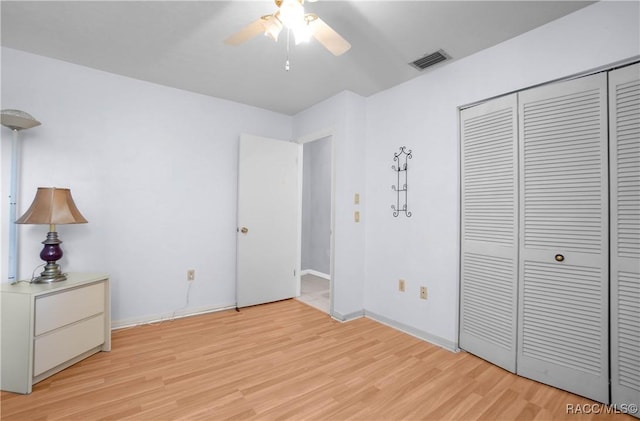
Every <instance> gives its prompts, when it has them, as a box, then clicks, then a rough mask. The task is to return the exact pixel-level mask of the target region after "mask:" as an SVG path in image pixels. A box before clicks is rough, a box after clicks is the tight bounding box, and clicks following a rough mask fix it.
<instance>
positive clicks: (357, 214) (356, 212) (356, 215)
mask: <svg viewBox="0 0 640 421" xmlns="http://www.w3.org/2000/svg"><path fill="white" fill-rule="evenodd" d="M353 219H354V220H355V221H356V222H360V212H358V211H355V212H354V213H353Z"/></svg>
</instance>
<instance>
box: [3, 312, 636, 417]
mask: <svg viewBox="0 0 640 421" xmlns="http://www.w3.org/2000/svg"><path fill="white" fill-rule="evenodd" d="M567 404H572V405H579V404H593V402H592V401H589V400H588V399H585V398H582V397H579V396H576V395H572V394H570V393H567V392H564V391H561V390H558V389H555V388H552V387H549V386H546V385H542V384H540V383H537V382H534V381H531V380H527V379H524V378H521V377H518V376H516V375H514V374H512V373H509V372H507V371H505V370H503V369H501V368H499V367H496V366H494V365H492V364H489V363H487V362H486V361H484V360H481V359H479V358H477V357H475V356H473V355H470V354H467V353H464V352H459V353H452V352H449V351H447V350H444V349H442V348H439V347H437V346H434V345H431V344H429V343H427V342H424V341H421V340H419V339H417V338H415V337H412V336H409V335H406V334H404V333H402V332H399V331H397V330H394V329H392V328H389V327H388V326H384V325H382V324H380V323H377V322H375V321H373V320H369V319H364V318H363V319H358V320H354V321H351V322H348V323H340V322H337V321H335V320H333V319H331V318H329V317H328V316H327V315H326V314H323V313H322V312H319V311H317V310H316V309H313V308H311V307H308V306H307V305H305V304H302V303H300V302H298V301H296V300H287V301H282V302H277V303H272V304H267V305H263V306H255V307H250V308H246V309H242V311H240V312H239V313H238V312H236V311H233V310H230V311H224V312H220V313H213V314H207V315H200V316H194V317H188V318H183V319H178V320H174V321H165V322H162V323H156V324H152V325H144V326H138V327H132V328H126V329H121V330H116V331H114V332H113V335H112V351H111V352H108V353H106V352H102V353H98V354H95V355H93V356H91V357H89V358H87V359H86V360H83V361H81V362H79V363H77V364H75V365H74V366H72V367H69V368H68V369H66V370H64V371H62V372H60V373H57V374H56V375H54V376H52V377H50V378H48V379H45V380H43V381H42V382H40V383H38V384H37V385H35V387H34V390H33V393H32V394H31V395H17V394H13V393H8V392H2V394H1V406H0V411H1V419H2V421H5V420H6V421H14V420H24V421H27V420H28V421H39V420H46V421H54V420H65V421H67V420H70V421H73V420H79V421H93V420H132V421H147V420H149V421H158V420H159V421H163V420H207V421H209V420H216V421H217V420H265V421H269V420H318V421H320V420H322V421H332V420H335V421H342V420H363V421H365V420H367V421H384V420H485V419H487V420H532V421H537V420H554V421H555V420H571V419H573V420H576V419H578V418H576V416H575V415H572V414H567ZM572 417H573V418H572ZM579 419H580V420H583V421H586V420H614V421H634V420H635V419H634V418H632V417H630V416H627V415H623V414H596V415H593V414H592V415H589V416H580V418H579Z"/></svg>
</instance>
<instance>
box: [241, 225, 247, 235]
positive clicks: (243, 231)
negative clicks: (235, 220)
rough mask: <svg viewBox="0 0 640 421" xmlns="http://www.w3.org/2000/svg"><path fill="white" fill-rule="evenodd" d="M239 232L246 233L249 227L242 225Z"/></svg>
mask: <svg viewBox="0 0 640 421" xmlns="http://www.w3.org/2000/svg"><path fill="white" fill-rule="evenodd" d="M240 232H241V233H243V234H246V233H248V232H249V228H247V227H242V228H241V229H240Z"/></svg>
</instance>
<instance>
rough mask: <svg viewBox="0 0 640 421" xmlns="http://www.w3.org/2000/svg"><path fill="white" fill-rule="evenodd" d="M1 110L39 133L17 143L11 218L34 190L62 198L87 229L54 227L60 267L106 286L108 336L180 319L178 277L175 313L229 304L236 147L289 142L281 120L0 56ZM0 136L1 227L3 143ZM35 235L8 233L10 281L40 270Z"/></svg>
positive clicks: (35, 231) (59, 65)
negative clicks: (253, 137) (94, 276)
mask: <svg viewBox="0 0 640 421" xmlns="http://www.w3.org/2000/svg"><path fill="white" fill-rule="evenodd" d="M1 101H2V108H3V109H5V108H15V109H21V110H24V111H26V112H28V113H30V114H32V115H33V116H34V117H35V118H37V119H38V120H40V121H41V122H42V126H40V127H37V128H34V129H30V130H28V131H24V132H23V134H24V140H23V141H22V142H23V163H22V182H21V197H20V200H19V205H18V215H21V214H22V212H24V211H25V210H26V209H27V207H28V206H29V204H30V203H31V200H32V199H33V196H34V194H35V191H36V188H37V187H39V186H56V187H70V188H71V192H72V194H73V197H74V199H75V202H76V204H77V205H78V208H79V209H80V211H81V212H82V213H83V215H84V216H85V217H86V218H87V219H88V220H89V223H88V224H83V225H60V226H58V232H59V234H60V237H61V239H62V241H63V242H64V243H63V244H62V248H63V250H64V253H65V255H64V257H63V259H62V260H61V261H60V263H61V265H62V269H63V270H64V271H101V272H108V273H109V274H111V281H112V287H111V288H112V289H111V291H112V316H113V321H114V325H118V324H123V323H126V322H130V321H137V320H149V319H153V318H154V317H158V316H167V315H171V314H172V312H173V311H174V310H177V309H180V308H181V307H183V306H184V305H185V304H186V293H187V287H188V283H187V281H186V271H187V269H195V271H196V280H195V282H194V283H193V286H192V288H191V296H190V302H189V308H188V309H185V310H181V312H193V311H199V310H204V309H211V308H220V307H226V306H232V305H234V304H235V255H236V252H235V250H236V233H235V228H236V190H237V189H236V187H237V185H236V180H237V159H238V158H237V150H238V147H237V145H238V138H239V135H240V133H241V132H247V133H253V134H257V135H262V136H266V137H274V138H282V139H290V138H291V124H292V118H291V117H289V116H285V115H282V114H277V113H273V112H270V111H266V110H262V109H258V108H254V107H249V106H245V105H241V104H237V103H233V102H229V101H224V100H219V99H215V98H211V97H207V96H203V95H198V94H193V93H189V92H185V91H180V90H176V89H172V88H167V87H163V86H159V85H154V84H151V83H146V82H142V81H138V80H134V79H130V78H126V77H121V76H117V75H113V74H110V73H106V72H101V71H96V70H93V69H89V68H86V67H81V66H77V65H73V64H69V63H65V62H61V61H57V60H52V59H48V58H44V57H40V56H36V55H31V54H26V53H23V52H19V51H16V50H11V49H6V48H3V49H2V96H1ZM1 134H2V157H3V158H2V159H3V166H2V171H3V172H2V201H3V214H4V215H6V213H4V212H6V210H5V209H7V206H8V205H7V204H6V202H7V200H6V196H7V194H8V171H9V165H7V161H6V159H7V155H8V151H9V150H10V139H11V132H10V130H8V129H6V128H2V131H1ZM6 231H7V222H6V221H5V220H4V218H3V220H2V232H3V237H4V236H5V235H4V234H5V232H6ZM46 231H47V229H46V227H44V226H31V225H28V226H27V225H23V226H20V227H19V232H20V245H19V257H20V261H19V275H20V277H21V278H25V277H29V276H30V275H31V272H32V270H33V268H34V267H35V266H36V265H38V264H40V263H41V261H40V259H39V257H38V255H39V253H40V250H41V248H42V245H41V244H40V242H41V241H42V240H44V237H45V236H46ZM2 244H3V247H2V260H1V262H2V263H1V264H2V280H3V282H4V281H6V279H7V269H6V261H7V257H6V256H7V252H6V247H4V244H7V243H6V242H5V241H4V239H3V243H2Z"/></svg>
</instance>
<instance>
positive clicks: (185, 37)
mask: <svg viewBox="0 0 640 421" xmlns="http://www.w3.org/2000/svg"><path fill="white" fill-rule="evenodd" d="M591 3H593V2H587V1H575V0H570V1H545V0H543V1H478V0H476V1H360V0H352V1H330V0H320V1H318V2H316V3H305V4H304V6H305V10H306V12H314V13H317V14H318V15H319V16H320V17H321V18H322V19H323V20H324V21H325V22H326V23H328V24H329V25H330V26H331V27H333V28H334V29H335V30H336V31H338V32H339V33H340V34H341V35H342V36H343V37H345V38H346V39H347V40H348V41H349V42H350V43H351V44H352V48H351V50H349V51H348V52H347V53H346V54H344V55H342V56H340V57H334V56H333V55H331V54H330V53H329V52H328V51H326V50H325V49H324V48H323V47H322V46H321V45H320V44H319V43H318V42H316V41H315V40H311V41H310V43H309V44H304V45H299V46H293V47H292V48H291V53H290V60H291V70H290V71H289V72H287V71H285V70H284V62H285V58H286V44H285V42H286V36H280V40H279V42H278V43H275V42H274V41H272V40H271V39H269V38H267V37H264V36H261V35H260V36H258V37H256V38H254V39H252V40H250V41H248V42H246V43H245V44H242V45H240V46H238V47H232V46H228V45H225V44H224V43H223V40H224V38H226V37H227V36H228V35H230V34H232V33H235V32H237V31H239V30H240V29H242V28H243V27H244V26H245V25H247V24H248V23H250V22H251V21H253V20H255V19H257V18H258V17H259V16H261V15H265V14H270V13H273V12H274V11H275V9H276V6H275V5H274V3H273V1H272V0H263V1H184V0H182V1H86V0H85V1H42V2H39V1H24V0H23V1H5V0H2V3H1V5H0V7H1V9H0V13H1V15H2V22H1V24H2V27H1V28H2V30H1V31H2V32H1V43H2V45H3V46H6V47H10V48H15V49H18V50H24V51H27V52H31V53H35V54H39V55H43V56H48V57H52V58H56V59H60V60H64V61H68V62H71V63H76V64H80V65H84V66H88V67H92V68H95V69H100V70H104V71H107V72H112V73H116V74H120V75H125V76H129V77H132V78H137V79H141V80H146V81H150V82H154V83H158V84H162V85H166V86H172V87H175V88H179V89H184V90H188V91H193V92H199V93H202V94H205V95H210V96H214V97H218V98H225V99H229V100H232V101H237V102H241V103H244V104H249V105H254V106H257V107H261V108H266V109H270V110H273V111H277V112H281V113H285V114H289V115H293V114H295V113H297V112H299V111H302V110H304V109H305V108H307V107H309V106H311V105H313V104H316V103H318V102H320V101H322V100H324V99H326V98H329V97H331V96H333V95H335V94H336V93H339V92H341V91H343V90H350V91H352V92H355V93H357V94H360V95H362V96H369V95H372V94H374V93H376V92H379V91H382V90H385V89H388V88H391V87H393V86H395V85H398V84H400V83H402V82H405V81H407V80H409V79H412V78H414V77H417V76H419V75H421V74H422V73H421V72H420V71H418V70H416V69H414V68H413V67H411V66H409V65H408V64H407V63H409V62H411V61H413V60H415V59H418V58H420V57H422V56H423V55H425V54H428V53H432V52H434V51H437V50H439V49H443V50H445V52H446V53H447V54H448V55H449V56H450V57H451V60H450V61H447V62H443V63H440V64H438V65H437V66H446V65H447V63H449V62H451V61H453V60H457V59H460V58H462V57H465V56H468V55H470V54H473V53H475V52H477V51H479V50H482V49H485V48H488V47H491V46H493V45H496V44H498V43H500V42H502V41H505V40H507V39H510V38H513V37H515V36H517V35H519V34H522V33H524V32H527V31H529V30H531V29H533V28H536V27H538V26H540V25H544V24H545V23H547V22H550V21H552V20H555V19H557V18H559V17H561V16H564V15H566V14H569V13H571V12H573V11H575V10H577V9H580V8H582V7H585V6H587V5H588V4H591ZM283 35H286V34H283ZM425 71H427V72H428V71H429V70H425Z"/></svg>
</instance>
